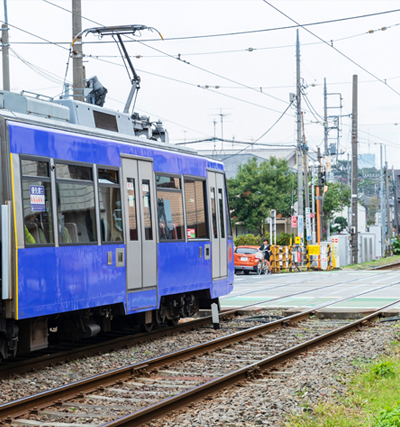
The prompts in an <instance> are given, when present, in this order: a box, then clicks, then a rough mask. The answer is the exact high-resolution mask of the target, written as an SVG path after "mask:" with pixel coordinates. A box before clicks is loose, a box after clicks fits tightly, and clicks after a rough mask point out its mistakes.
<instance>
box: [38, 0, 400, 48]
mask: <svg viewBox="0 0 400 427" xmlns="http://www.w3.org/2000/svg"><path fill="white" fill-rule="evenodd" d="M42 1H44V2H45V3H48V4H50V5H52V6H55V7H58V8H59V9H63V10H65V11H67V12H70V11H69V10H68V9H65V8H63V7H62V6H59V5H57V4H55V3H53V2H51V1H49V0H42ZM397 12H400V9H392V10H387V11H382V12H375V13H369V14H364V15H356V16H350V17H346V18H338V19H330V20H326V21H318V22H310V23H307V24H303V25H302V26H303V27H309V26H315V25H325V24H332V23H337V22H344V21H349V20H354V19H363V18H369V17H372V16H379V15H387V14H390V13H397ZM81 17H82V18H83V19H85V20H87V21H89V22H93V23H95V24H99V23H98V22H95V21H93V20H91V19H88V18H86V17H84V16H81ZM99 25H102V24H99ZM299 26H301V25H300V24H297V25H290V26H285V27H275V28H264V29H258V30H247V31H234V32H229V33H216V34H203V35H194V36H183V37H169V38H168V37H167V38H164V39H165V40H166V41H173V40H192V39H201V38H212V37H226V36H241V35H244V34H254V33H263V32H270V31H280V30H287V29H293V28H298V27H299ZM143 41H145V42H153V41H157V42H158V41H160V40H159V39H147V40H143Z"/></svg>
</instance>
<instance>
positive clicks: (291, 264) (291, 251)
mask: <svg viewBox="0 0 400 427" xmlns="http://www.w3.org/2000/svg"><path fill="white" fill-rule="evenodd" d="M290 240H292V239H290ZM292 266H293V246H292V245H290V246H289V273H291V272H292Z"/></svg>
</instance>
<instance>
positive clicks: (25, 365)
mask: <svg viewBox="0 0 400 427" xmlns="http://www.w3.org/2000/svg"><path fill="white" fill-rule="evenodd" d="M328 276H329V275H326V276H324V277H328ZM375 276H380V274H379V273H377V274H374V275H373V276H371V277H375ZM363 279H364V278H361V279H360V278H359V279H353V280H347V281H345V282H340V283H334V284H330V285H325V286H320V287H318V288H313V289H307V290H304V291H299V292H295V293H293V294H289V295H283V296H279V297H276V298H272V299H269V300H263V301H259V302H257V303H253V304H248V305H245V306H242V307H236V308H234V309H228V310H223V311H221V312H220V318H222V319H224V320H225V319H227V318H230V317H231V316H235V315H237V313H238V311H240V310H245V309H248V308H251V307H255V306H257V305H260V304H264V303H267V302H273V301H278V300H282V299H285V298H291V297H293V296H298V295H302V294H306V293H309V292H313V291H318V290H321V289H326V288H331V287H335V286H340V285H343V284H345V283H351V282H356V281H358V280H363ZM305 281H307V280H304V281H302V282H300V283H303V282H305ZM285 286H290V284H285V285H278V286H271V287H269V288H266V289H263V290H264V291H265V290H267V291H268V290H275V289H277V288H281V287H285ZM210 323H212V316H206V317H202V318H199V319H194V320H191V321H190V322H185V323H182V324H179V325H176V326H171V327H169V328H168V329H161V330H155V331H150V332H145V333H139V334H135V335H128V336H125V337H119V338H115V339H112V340H108V341H106V342H103V343H101V344H99V343H97V344H91V345H88V346H84V347H81V348H76V349H72V350H67V351H63V352H59V353H54V354H47V355H44V356H40V357H35V358H31V359H26V360H23V361H20V362H15V363H12V362H10V363H6V364H3V365H0V380H1V379H5V378H8V377H10V376H11V375H14V374H22V373H25V372H29V371H35V370H39V369H42V368H45V367H47V366H51V365H56V364H57V363H63V362H65V361H70V360H75V359H79V358H80V357H91V356H95V355H97V354H99V353H102V352H109V351H115V350H119V349H121V348H126V347H128V346H130V345H134V344H138V343H141V342H146V341H149V340H152V339H157V338H160V337H164V336H169V335H173V334H175V333H177V332H181V331H186V330H188V329H195V328H199V327H201V326H204V325H208V324H210Z"/></svg>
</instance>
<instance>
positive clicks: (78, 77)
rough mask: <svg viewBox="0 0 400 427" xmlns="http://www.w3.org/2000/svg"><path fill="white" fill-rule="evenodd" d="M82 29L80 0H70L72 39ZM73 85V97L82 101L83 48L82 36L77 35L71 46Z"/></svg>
mask: <svg viewBox="0 0 400 427" xmlns="http://www.w3.org/2000/svg"><path fill="white" fill-rule="evenodd" d="M81 31H82V5H81V0H72V39H73V40H74V39H75V37H76V36H77V35H78V34H79V33H80V32H81ZM72 60H73V86H74V99H75V100H77V101H83V100H84V99H83V88H84V83H83V49H82V37H81V36H79V37H78V38H77V39H76V41H75V43H74V46H73V51H72Z"/></svg>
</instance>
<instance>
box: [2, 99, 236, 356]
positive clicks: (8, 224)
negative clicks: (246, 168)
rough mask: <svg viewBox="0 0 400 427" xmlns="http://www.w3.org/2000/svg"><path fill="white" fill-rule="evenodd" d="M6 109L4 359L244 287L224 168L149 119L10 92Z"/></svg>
mask: <svg viewBox="0 0 400 427" xmlns="http://www.w3.org/2000/svg"><path fill="white" fill-rule="evenodd" d="M0 107H1V108H0V138H1V151H0V155H1V165H2V171H1V182H0V189H1V192H0V204H1V299H0V359H1V358H4V359H5V358H9V357H13V356H15V355H16V354H17V353H18V354H19V353H26V352H29V351H33V350H37V349H43V348H46V347H47V346H48V343H49V336H50V337H51V336H54V335H55V336H57V337H59V338H60V337H61V338H62V339H73V340H75V339H79V338H81V337H90V336H95V335H96V334H98V333H99V332H100V331H110V330H111V329H113V328H114V327H118V325H119V324H121V323H124V322H128V323H129V324H139V325H141V326H142V327H143V328H145V329H146V330H148V329H150V328H151V327H152V325H153V324H162V323H167V322H168V323H175V322H177V321H178V320H179V318H181V317H186V316H191V315H193V314H195V313H196V312H197V311H198V310H199V308H209V307H210V304H211V303H212V302H218V297H220V296H222V295H226V294H228V293H229V292H231V290H232V285H233V278H234V261H233V241H232V233H231V225H230V216H229V210H228V202H227V191H226V184H225V175H224V169H223V164H222V163H220V162H217V161H214V160H211V159H208V158H205V157H202V156H199V155H198V154H197V153H196V152H195V151H194V150H191V149H188V148H179V147H177V146H175V145H172V144H169V143H168V134H167V132H166V131H165V130H164V129H163V127H162V124H161V123H160V122H157V123H151V122H150V120H149V118H148V117H144V116H139V115H138V114H133V115H130V114H125V113H120V112H116V111H113V110H109V109H106V108H103V107H100V106H97V105H94V104H88V103H84V102H80V101H73V100H69V99H60V100H42V99H40V98H38V97H32V96H29V95H26V94H25V95H24V94H22V95H18V94H14V93H11V92H6V91H2V92H0Z"/></svg>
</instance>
